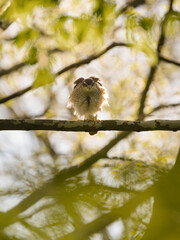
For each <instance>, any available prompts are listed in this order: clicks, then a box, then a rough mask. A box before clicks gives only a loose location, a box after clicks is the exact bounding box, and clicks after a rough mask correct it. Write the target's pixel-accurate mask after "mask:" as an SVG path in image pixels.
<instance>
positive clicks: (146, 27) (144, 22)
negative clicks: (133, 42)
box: [139, 17, 154, 31]
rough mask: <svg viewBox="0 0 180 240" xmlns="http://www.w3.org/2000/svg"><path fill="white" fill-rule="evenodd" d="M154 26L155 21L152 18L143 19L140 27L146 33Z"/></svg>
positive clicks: (140, 21)
mask: <svg viewBox="0 0 180 240" xmlns="http://www.w3.org/2000/svg"><path fill="white" fill-rule="evenodd" d="M153 24H154V20H153V19H152V18H149V17H143V18H140V19H139V26H141V27H142V28H143V29H144V30H146V31H148V30H150V29H151V28H152V26H153Z"/></svg>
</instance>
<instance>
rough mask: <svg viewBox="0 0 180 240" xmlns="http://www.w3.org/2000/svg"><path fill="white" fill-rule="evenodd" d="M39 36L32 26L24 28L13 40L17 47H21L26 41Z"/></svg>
mask: <svg viewBox="0 0 180 240" xmlns="http://www.w3.org/2000/svg"><path fill="white" fill-rule="evenodd" d="M38 37H39V32H38V31H37V30H34V29H32V28H28V29H25V30H24V31H22V32H21V33H19V34H18V35H17V36H16V37H15V39H14V42H15V44H16V46H17V47H19V48H21V47H23V46H24V44H25V43H26V42H27V41H32V40H34V39H37V38H38Z"/></svg>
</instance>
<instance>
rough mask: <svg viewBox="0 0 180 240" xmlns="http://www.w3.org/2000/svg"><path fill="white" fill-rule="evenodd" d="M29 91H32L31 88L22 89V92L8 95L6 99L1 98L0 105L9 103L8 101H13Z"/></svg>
mask: <svg viewBox="0 0 180 240" xmlns="http://www.w3.org/2000/svg"><path fill="white" fill-rule="evenodd" d="M31 89H32V86H29V87H27V88H24V89H22V90H19V91H17V92H15V93H13V94H10V95H9V96H7V97H4V98H1V99H0V104H2V103H5V102H7V101H9V100H11V99H14V98H16V97H19V96H21V95H23V94H24V93H26V92H28V91H29V90H31Z"/></svg>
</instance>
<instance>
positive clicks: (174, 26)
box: [163, 11, 180, 36]
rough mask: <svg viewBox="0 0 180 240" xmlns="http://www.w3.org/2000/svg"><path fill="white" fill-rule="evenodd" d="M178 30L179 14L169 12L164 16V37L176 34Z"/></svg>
mask: <svg viewBox="0 0 180 240" xmlns="http://www.w3.org/2000/svg"><path fill="white" fill-rule="evenodd" d="M179 29H180V13H179V12H176V11H171V12H169V13H168V14H166V16H165V19H164V24H163V30H164V34H165V35H169V36H171V35H173V34H175V33H178V32H179Z"/></svg>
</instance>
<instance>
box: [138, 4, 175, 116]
mask: <svg viewBox="0 0 180 240" xmlns="http://www.w3.org/2000/svg"><path fill="white" fill-rule="evenodd" d="M171 3H172V0H171V1H170V5H171ZM170 11H171V7H170V8H169V10H168V12H167V13H166V14H165V16H166V15H167V14H168V13H169V12H170ZM164 21H165V17H164V20H163V21H162V23H161V32H160V37H159V41H158V44H157V52H158V53H159V54H158V55H157V57H158V61H157V64H156V65H154V66H152V67H151V69H150V72H149V76H148V79H147V83H146V86H145V88H144V90H143V92H142V95H141V100H140V107H139V113H138V119H140V120H141V119H142V118H143V115H144V107H145V100H146V96H147V92H148V91H149V88H150V86H151V83H152V82H153V80H154V76H155V73H156V69H157V67H158V65H159V62H160V60H161V59H160V51H161V48H162V46H163V45H164V42H165V37H164V31H163V24H164ZM171 63H172V62H171Z"/></svg>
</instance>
